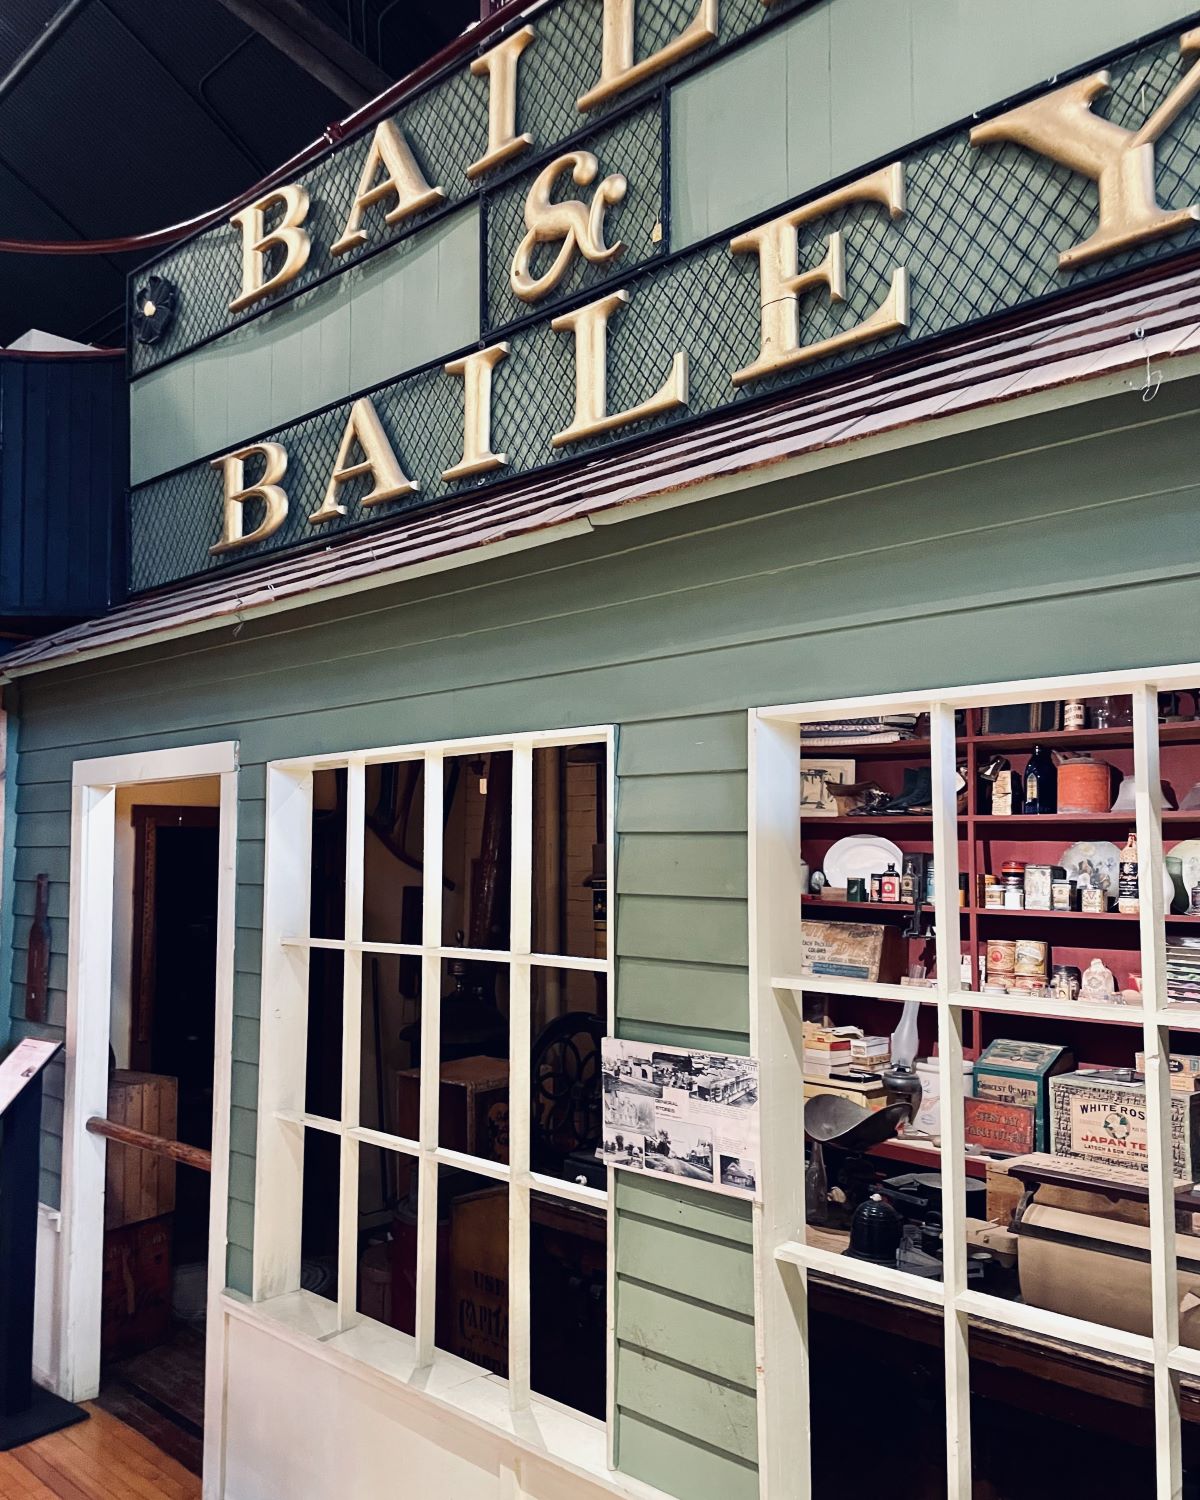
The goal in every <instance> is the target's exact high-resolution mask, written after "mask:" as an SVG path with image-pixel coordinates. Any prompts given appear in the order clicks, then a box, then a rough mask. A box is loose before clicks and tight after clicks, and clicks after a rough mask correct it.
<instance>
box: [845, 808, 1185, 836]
mask: <svg viewBox="0 0 1200 1500" xmlns="http://www.w3.org/2000/svg"><path fill="white" fill-rule="evenodd" d="M828 821H829V822H831V823H832V822H833V821H835V820H834V819H832V818H830V819H829V820H828ZM839 821H841V822H856V821H857V819H854V818H843V819H840V820H839ZM961 821H962V819H961V818H960V819H959V822H961ZM968 821H969V822H971V823H972V824H975V825H976V826H978V825H979V824H982V825H983V826H984V827H985V828H986V829H987V831H988V832H989V833H990V832H992V830H993V829H1001V828H1012V829H1015V830H1018V831H1020V832H1022V833H1024V834H1025V835H1026V836H1027V837H1028V835H1029V834H1030V833H1031V832H1032V831H1033V830H1034V829H1037V828H1045V829H1055V828H1090V827H1093V826H1096V827H1101V828H1114V827H1116V828H1125V827H1128V828H1133V827H1134V826H1135V825H1136V822H1137V818H1136V815H1135V814H1134V813H1132V812H1119V813H1113V812H1107V813H1009V814H1007V815H1006V814H1004V813H972V814H971V816H970V818H969V820H968ZM1162 821H1163V832H1164V834H1165V833H1166V831H1167V829H1169V828H1174V827H1181V828H1186V827H1189V826H1192V827H1200V812H1164V813H1163V815H1162Z"/></svg>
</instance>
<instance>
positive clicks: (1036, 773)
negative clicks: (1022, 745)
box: [1025, 745, 1058, 813]
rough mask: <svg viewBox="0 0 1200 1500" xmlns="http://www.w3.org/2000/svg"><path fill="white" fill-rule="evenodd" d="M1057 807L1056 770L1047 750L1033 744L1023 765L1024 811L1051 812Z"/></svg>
mask: <svg viewBox="0 0 1200 1500" xmlns="http://www.w3.org/2000/svg"><path fill="white" fill-rule="evenodd" d="M1057 807H1058V772H1057V770H1056V769H1055V766H1054V759H1053V757H1052V756H1051V754H1050V752H1049V750H1047V749H1046V748H1045V747H1044V746H1043V745H1035V746H1034V747H1033V754H1032V755H1031V756H1030V757H1029V762H1028V764H1027V765H1026V767H1025V811H1026V813H1052V812H1054V811H1055V810H1056V808H1057Z"/></svg>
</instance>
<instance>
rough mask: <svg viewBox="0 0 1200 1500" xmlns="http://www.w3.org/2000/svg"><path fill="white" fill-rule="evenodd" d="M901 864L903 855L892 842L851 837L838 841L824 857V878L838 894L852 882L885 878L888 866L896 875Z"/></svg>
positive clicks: (870, 835) (873, 836)
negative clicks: (880, 876) (874, 877)
mask: <svg viewBox="0 0 1200 1500" xmlns="http://www.w3.org/2000/svg"><path fill="white" fill-rule="evenodd" d="M903 863H904V855H903V854H902V853H901V852H900V850H899V849H898V848H897V847H896V845H895V844H893V843H892V841H891V839H883V838H880V837H879V835H878V834H876V833H852V834H850V836H849V837H848V838H844V839H838V841H837V843H836V844H834V845H833V847H832V848H831V849H830V851H829V853H828V854H827V855H826V856H825V878H826V880H828V881H829V884H830V885H832V886H835V887H836V888H837V889H839V890H841V889H843V888H844V887H845V886H846V884H847V883H848V882H849V881H851V880H866V881H867V882H870V879H871V876H872V875H882V874H884V873H885V871H886V870H887V867H888V865H895V866H896V873H897V875H898V874H899V873H900V867H901V865H902V864H903ZM868 894H870V887H869V884H868Z"/></svg>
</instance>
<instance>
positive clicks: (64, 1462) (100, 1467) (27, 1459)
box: [0, 1403, 200, 1500]
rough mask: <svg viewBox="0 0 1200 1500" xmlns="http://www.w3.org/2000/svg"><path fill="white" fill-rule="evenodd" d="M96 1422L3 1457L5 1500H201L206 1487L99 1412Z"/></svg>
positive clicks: (0, 1471)
mask: <svg viewBox="0 0 1200 1500" xmlns="http://www.w3.org/2000/svg"><path fill="white" fill-rule="evenodd" d="M86 1409H87V1410H88V1412H90V1414H91V1416H90V1420H89V1421H87V1422H80V1423H79V1424H78V1425H77V1426H75V1427H68V1428H66V1429H64V1431H62V1432H55V1433H52V1434H51V1435H50V1436H49V1437H44V1438H40V1439H39V1440H38V1441H37V1442H36V1443H30V1444H29V1446H28V1447H25V1448H14V1449H13V1450H12V1451H11V1452H9V1453H0V1500H200V1481H199V1479H197V1478H196V1476H195V1475H194V1474H189V1473H188V1471H187V1470H186V1469H185V1468H184V1467H183V1466H182V1464H178V1463H176V1462H175V1460H174V1459H173V1458H170V1457H169V1456H168V1455H167V1454H165V1453H163V1452H162V1451H161V1450H160V1449H158V1448H156V1447H155V1446H154V1444H153V1443H151V1442H148V1441H147V1440H146V1439H145V1438H144V1437H142V1436H141V1434H140V1433H137V1432H134V1430H133V1429H132V1428H131V1427H126V1425H125V1424H124V1422H120V1421H118V1420H117V1418H116V1417H114V1416H111V1415H110V1414H109V1413H108V1412H106V1411H102V1410H101V1409H100V1408H99V1407H98V1406H94V1405H92V1404H91V1403H88V1404H87V1408H86Z"/></svg>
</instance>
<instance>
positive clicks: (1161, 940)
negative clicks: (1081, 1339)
mask: <svg viewBox="0 0 1200 1500" xmlns="http://www.w3.org/2000/svg"><path fill="white" fill-rule="evenodd" d="M1133 774H1134V787H1135V807H1136V827H1137V841H1138V871H1139V896H1138V900H1139V906H1138V910H1139V913H1140V916H1139V923H1140V935H1141V951H1142V1006H1143V1014H1142V1050H1143V1051H1144V1053H1145V1067H1146V1137H1147V1145H1148V1156H1149V1166H1148V1171H1149V1182H1148V1186H1149V1190H1150V1292H1151V1312H1152V1317H1153V1324H1152V1327H1153V1335H1152V1336H1153V1339H1154V1439H1155V1452H1156V1457H1157V1463H1156V1469H1155V1495H1156V1496H1157V1500H1178V1496H1179V1494H1180V1493H1181V1489H1182V1485H1183V1468H1182V1449H1181V1438H1180V1426H1179V1376H1178V1375H1177V1374H1176V1373H1175V1372H1174V1371H1173V1370H1172V1369H1171V1368H1170V1366H1169V1364H1168V1359H1169V1357H1170V1354H1171V1351H1172V1350H1173V1349H1174V1348H1175V1347H1176V1346H1177V1345H1178V1343H1179V1290H1178V1276H1177V1272H1176V1261H1175V1178H1174V1170H1173V1166H1172V1151H1171V1072H1170V1051H1171V1033H1170V1030H1169V1029H1168V1027H1167V1026H1166V1025H1165V1024H1164V1020H1165V1018H1164V1016H1163V1014H1162V1011H1163V1008H1164V1007H1165V1006H1166V1003H1167V986H1166V951H1165V934H1166V927H1165V921H1164V918H1165V910H1164V906H1163V889H1162V871H1163V869H1164V868H1165V866H1164V863H1163V851H1162V782H1161V777H1162V771H1161V767H1160V757H1159V743H1158V691H1157V689H1156V688H1155V687H1154V686H1153V685H1146V684H1142V685H1140V686H1138V687H1135V688H1134V691H1133Z"/></svg>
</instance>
